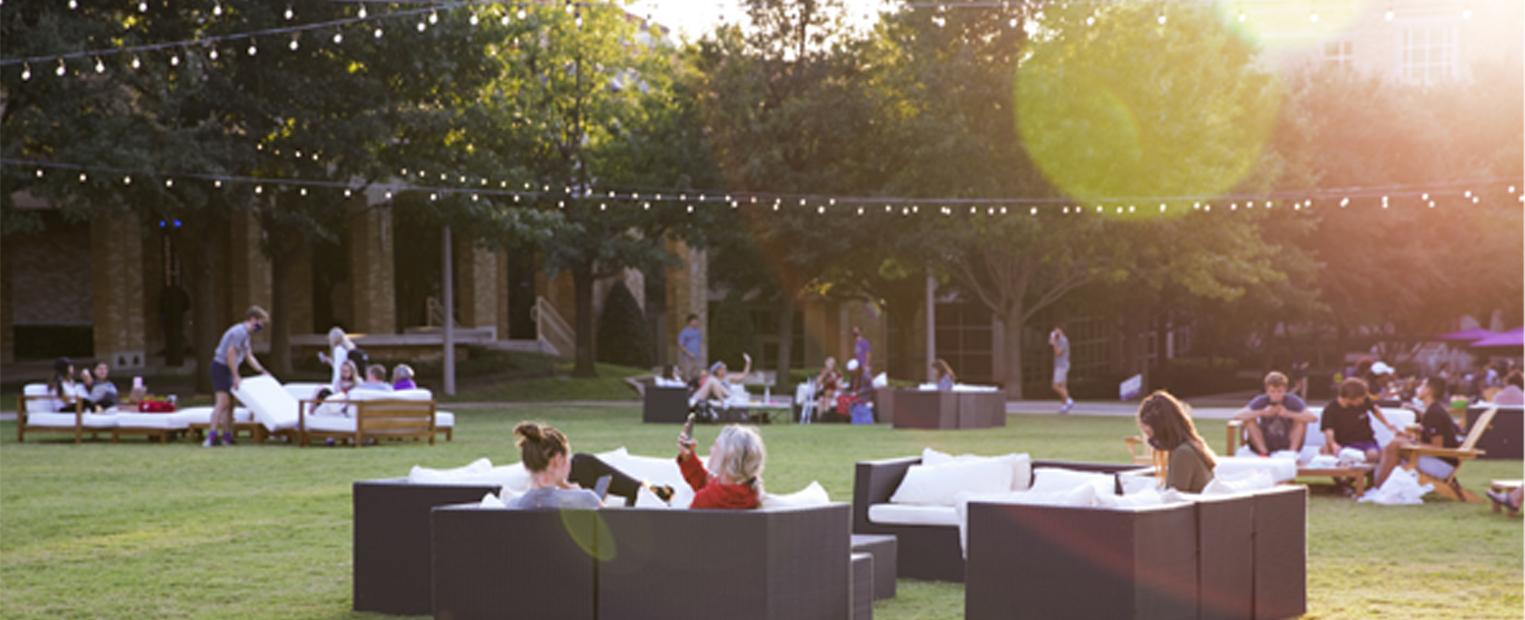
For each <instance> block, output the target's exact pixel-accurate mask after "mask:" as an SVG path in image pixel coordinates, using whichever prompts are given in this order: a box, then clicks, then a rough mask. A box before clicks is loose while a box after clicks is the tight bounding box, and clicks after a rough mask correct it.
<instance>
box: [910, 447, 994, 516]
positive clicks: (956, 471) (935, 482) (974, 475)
mask: <svg viewBox="0 0 1525 620" xmlns="http://www.w3.org/2000/svg"><path fill="white" fill-rule="evenodd" d="M1012 470H1013V465H1012V462H1011V460H1010V459H1006V458H998V459H968V460H953V461H951V462H947V463H943V464H941V465H912V466H911V467H910V468H909V469H907V470H906V472H905V478H904V479H902V480H901V481H900V487H899V488H896V489H895V493H894V494H893V495H891V496H890V503H892V504H911V505H917V506H944V507H947V508H952V507H953V504H954V500H955V499H956V496H957V495H958V494H959V493H984V494H992V493H1004V492H1009V491H1011V484H1012V483H1011V478H1012Z"/></svg>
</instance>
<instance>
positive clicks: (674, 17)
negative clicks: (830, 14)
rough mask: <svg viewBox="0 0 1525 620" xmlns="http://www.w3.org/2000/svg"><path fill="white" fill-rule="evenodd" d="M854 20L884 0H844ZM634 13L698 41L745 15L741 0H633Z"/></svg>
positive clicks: (861, 18) (874, 10) (873, 11)
mask: <svg viewBox="0 0 1525 620" xmlns="http://www.w3.org/2000/svg"><path fill="white" fill-rule="evenodd" d="M842 3H843V5H844V6H846V7H847V10H848V12H849V13H850V14H851V19H852V21H854V22H858V23H864V22H868V21H870V20H871V19H872V18H873V16H874V15H875V14H876V13H877V12H878V11H879V9H880V8H881V7H883V6H885V5H886V2H884V0H842ZM627 10H628V11H630V12H631V13H632V14H635V15H642V16H645V15H648V14H649V15H650V16H651V18H652V19H653V20H655V21H656V22H657V23H658V24H661V25H663V26H666V27H668V28H672V29H673V30H674V31H675V32H676V34H677V35H678V36H680V37H686V38H688V39H689V40H697V39H699V37H701V36H703V35H704V33H706V32H708V31H710V30H711V29H713V28H714V27H715V26H716V25H718V24H721V23H735V22H737V21H738V20H740V19H741V18H742V16H743V12H742V9H741V0H634V1H633V2H631V3H630V6H629V7H628V8H627Z"/></svg>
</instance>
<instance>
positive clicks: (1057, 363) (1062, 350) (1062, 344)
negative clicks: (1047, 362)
mask: <svg viewBox="0 0 1525 620" xmlns="http://www.w3.org/2000/svg"><path fill="white" fill-rule="evenodd" d="M1054 346H1055V347H1058V350H1057V351H1056V352H1055V353H1054V368H1069V367H1070V339H1069V338H1066V337H1065V336H1064V334H1059V337H1058V338H1055V339H1054Z"/></svg>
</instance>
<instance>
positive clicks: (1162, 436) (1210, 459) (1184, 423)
mask: <svg viewBox="0 0 1525 620" xmlns="http://www.w3.org/2000/svg"><path fill="white" fill-rule="evenodd" d="M1138 421H1139V422H1140V423H1142V424H1144V425H1145V426H1148V427H1149V429H1150V430H1151V431H1153V433H1154V441H1155V442H1156V443H1158V444H1159V445H1161V446H1163V447H1164V448H1165V449H1166V450H1174V449H1175V448H1176V446H1179V445H1181V444H1182V443H1185V442H1188V441H1189V442H1191V444H1192V446H1193V447H1195V448H1196V449H1197V453H1199V454H1201V455H1202V460H1203V461H1206V462H1207V466H1208V467H1209V468H1213V467H1217V466H1218V458H1217V456H1216V455H1214V454H1213V451H1212V448H1209V447H1207V442H1205V441H1202V436H1201V435H1198V434H1197V425H1196V424H1194V423H1192V421H1191V408H1190V407H1187V406H1186V404H1185V403H1182V402H1181V401H1179V400H1176V397H1174V396H1171V395H1170V392H1166V391H1165V390H1156V391H1155V392H1154V393H1153V394H1150V395H1149V396H1148V397H1147V398H1145V399H1144V402H1142V403H1139V406H1138Z"/></svg>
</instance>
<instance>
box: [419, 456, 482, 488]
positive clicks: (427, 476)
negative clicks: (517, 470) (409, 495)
mask: <svg viewBox="0 0 1525 620" xmlns="http://www.w3.org/2000/svg"><path fill="white" fill-rule="evenodd" d="M492 470H493V467H492V461H490V460H488V459H486V458H480V459H477V460H475V461H472V462H470V463H467V464H465V465H462V466H460V467H452V468H448V469H433V468H429V467H424V466H422V465H414V466H413V469H412V470H410V471H409V472H408V482H411V483H414V484H472V483H475V482H479V481H481V480H483V479H484V478H485V477H486V476H487V475H488V474H490V473H491V472H492Z"/></svg>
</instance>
